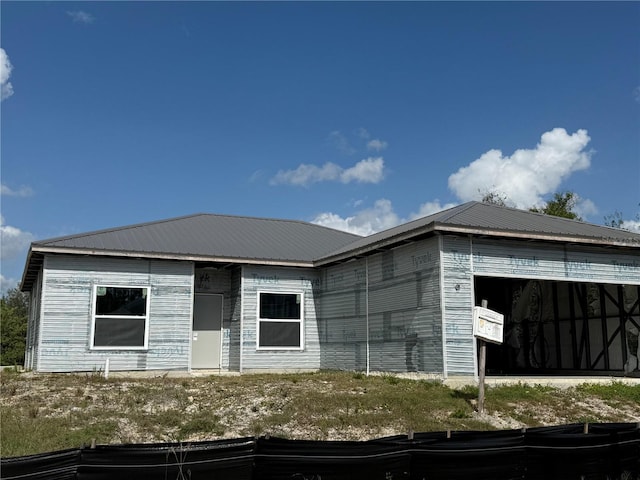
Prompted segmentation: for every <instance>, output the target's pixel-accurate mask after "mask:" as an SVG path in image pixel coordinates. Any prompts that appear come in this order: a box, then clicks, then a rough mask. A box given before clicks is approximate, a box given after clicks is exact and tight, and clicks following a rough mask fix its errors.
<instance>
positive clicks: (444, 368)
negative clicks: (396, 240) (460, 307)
mask: <svg viewBox="0 0 640 480" xmlns="http://www.w3.org/2000/svg"><path fill="white" fill-rule="evenodd" d="M438 250H439V257H440V265H439V266H438V268H439V269H440V312H441V323H442V378H443V379H444V380H446V379H447V377H448V366H447V322H446V319H447V307H446V302H445V301H444V299H445V291H444V240H443V237H442V235H438Z"/></svg>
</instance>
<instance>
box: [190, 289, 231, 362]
mask: <svg viewBox="0 0 640 480" xmlns="http://www.w3.org/2000/svg"><path fill="white" fill-rule="evenodd" d="M198 296H200V297H213V296H218V297H220V330H219V332H220V340H219V344H218V346H217V347H218V366H217V367H209V368H207V367H195V368H194V367H193V333H194V329H193V322H194V319H195V315H196V310H195V303H196V298H197V297H198ZM223 324H224V294H222V293H209V292H195V293H194V295H193V306H192V315H191V328H190V334H189V347H190V348H189V350H190V353H191V354H190V355H189V370H190V371H191V370H208V369H211V370H222V344H223V328H222V326H223Z"/></svg>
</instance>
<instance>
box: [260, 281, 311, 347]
mask: <svg viewBox="0 0 640 480" xmlns="http://www.w3.org/2000/svg"><path fill="white" fill-rule="evenodd" d="M302 310H303V309H302V294H301V293H271V292H258V348H259V349H271V350H273V349H280V350H302V345H303V343H302V337H303V335H302V331H303V329H302Z"/></svg>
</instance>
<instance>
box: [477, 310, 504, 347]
mask: <svg viewBox="0 0 640 480" xmlns="http://www.w3.org/2000/svg"><path fill="white" fill-rule="evenodd" d="M503 330H504V315H503V314H501V313H498V312H494V311H493V310H489V309H488V308H484V307H473V334H474V335H475V336H476V337H478V338H480V339H482V340H486V341H487V342H491V343H498V344H501V343H502V342H503Z"/></svg>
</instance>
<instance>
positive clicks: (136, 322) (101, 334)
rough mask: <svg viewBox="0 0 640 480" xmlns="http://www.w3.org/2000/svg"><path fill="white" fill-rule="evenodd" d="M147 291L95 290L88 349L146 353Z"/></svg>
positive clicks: (98, 287)
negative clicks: (89, 347) (140, 351)
mask: <svg viewBox="0 0 640 480" xmlns="http://www.w3.org/2000/svg"><path fill="white" fill-rule="evenodd" d="M148 293H149V289H148V288H145V287H106V286H96V287H95V289H94V302H93V331H92V343H91V348H95V349H128V350H130V349H134V350H135V349H138V350H140V349H145V348H147V323H148V319H149V316H148V311H149V295H148Z"/></svg>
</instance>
